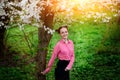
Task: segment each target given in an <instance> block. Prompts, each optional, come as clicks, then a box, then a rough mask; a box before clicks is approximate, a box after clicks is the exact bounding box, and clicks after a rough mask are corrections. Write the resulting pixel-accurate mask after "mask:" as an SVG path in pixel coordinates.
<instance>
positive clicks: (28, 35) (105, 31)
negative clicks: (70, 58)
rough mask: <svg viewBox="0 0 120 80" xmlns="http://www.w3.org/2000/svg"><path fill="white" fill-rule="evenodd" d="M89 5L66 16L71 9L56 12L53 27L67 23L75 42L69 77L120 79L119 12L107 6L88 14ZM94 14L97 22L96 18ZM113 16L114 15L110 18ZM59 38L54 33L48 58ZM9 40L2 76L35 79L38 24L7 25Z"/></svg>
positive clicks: (77, 79)
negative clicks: (19, 26) (72, 63)
mask: <svg viewBox="0 0 120 80" xmlns="http://www.w3.org/2000/svg"><path fill="white" fill-rule="evenodd" d="M96 6H97V5H96ZM96 6H95V8H97V7H96ZM108 6H109V7H110V5H108ZM89 7H90V6H88V9H84V10H83V11H82V13H81V12H74V11H73V12H74V15H71V16H67V17H66V15H65V14H66V13H69V12H66V13H65V14H62V15H61V13H57V15H55V19H54V20H55V21H54V22H57V23H54V29H56V28H58V27H59V26H60V25H65V24H67V25H68V26H69V39H71V40H73V42H74V45H75V63H74V65H73V68H72V70H71V73H70V75H71V76H70V78H71V80H119V79H120V37H119V36H120V25H119V24H118V23H119V22H118V23H117V21H116V20H117V19H116V18H117V17H118V16H114V14H115V12H114V11H113V12H112V11H109V10H106V9H105V8H102V10H98V9H95V11H96V13H95V14H91V15H88V14H87V13H86V11H88V10H89V9H90V8H89ZM113 7H114V6H113ZM115 8H116V7H115ZM74 9H76V7H74ZM99 12H106V15H105V16H101V15H100V14H99ZM85 13H86V14H85ZM95 15H96V16H97V19H96V20H97V22H96V21H94V20H95V19H94V17H93V16H95ZM91 16H92V17H91ZM98 17H99V18H98ZM110 17H111V18H112V19H109V18H110ZM103 18H104V19H105V20H104V19H103ZM106 20H109V21H106ZM101 21H103V22H101ZM104 21H106V22H104ZM59 39H60V36H59V35H58V34H57V33H54V34H53V37H52V39H51V41H50V44H49V47H48V55H47V62H48V61H49V59H50V57H51V54H52V50H53V47H54V45H55V44H56V43H57V41H58V40H59ZM6 42H7V45H8V50H9V51H8V54H6V55H5V56H4V57H3V58H0V80H36V78H35V76H36V74H35V72H36V69H35V65H36V63H35V60H34V57H35V55H36V52H37V49H38V48H37V45H38V30H37V27H34V26H30V25H25V26H24V29H22V30H20V29H19V28H18V27H17V26H15V27H11V28H8V29H7V35H6ZM56 62H57V60H56V61H55V63H56ZM55 66H56V65H55V64H54V65H53V67H52V70H51V72H49V73H48V74H47V80H53V79H54V68H55Z"/></svg>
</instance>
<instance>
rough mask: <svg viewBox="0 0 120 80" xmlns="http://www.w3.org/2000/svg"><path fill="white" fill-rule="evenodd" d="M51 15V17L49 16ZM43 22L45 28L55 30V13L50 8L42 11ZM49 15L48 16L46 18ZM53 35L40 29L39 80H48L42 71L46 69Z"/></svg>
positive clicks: (37, 61) (37, 58) (37, 55)
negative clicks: (48, 49) (48, 48)
mask: <svg viewBox="0 0 120 80" xmlns="http://www.w3.org/2000/svg"><path fill="white" fill-rule="evenodd" d="M48 13H51V15H47V14H48ZM40 15H41V20H42V21H43V22H44V24H43V26H46V27H49V28H51V29H52V28H53V17H54V13H53V12H50V7H49V6H45V10H43V11H42V13H41V14H40ZM46 15H47V16H46ZM51 37H52V36H51V34H48V33H47V31H45V30H44V28H39V29H38V41H39V42H38V52H37V54H36V63H37V65H36V67H37V79H38V80H46V76H44V75H42V74H41V71H43V70H45V68H46V56H47V47H48V45H49V42H50V39H51Z"/></svg>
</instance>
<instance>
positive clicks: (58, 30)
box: [55, 26, 68, 33]
mask: <svg viewBox="0 0 120 80" xmlns="http://www.w3.org/2000/svg"><path fill="white" fill-rule="evenodd" d="M62 28H66V29H67V30H68V26H61V27H59V28H58V29H57V30H55V31H56V32H58V33H60V30H61V29H62Z"/></svg>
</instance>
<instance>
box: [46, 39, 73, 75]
mask: <svg viewBox="0 0 120 80" xmlns="http://www.w3.org/2000/svg"><path fill="white" fill-rule="evenodd" d="M56 57H57V58H58V59H59V60H70V62H69V64H68V65H67V67H66V68H67V69H71V68H72V65H73V63H74V44H73V42H72V41H71V40H68V43H65V42H64V40H63V39H61V40H60V41H59V42H58V43H57V44H56V46H55V47H54V50H53V53H52V57H51V59H50V60H49V63H48V68H46V69H45V73H47V72H49V71H50V69H51V67H52V65H53V63H54V60H55V59H56Z"/></svg>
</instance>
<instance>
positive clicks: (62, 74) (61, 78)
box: [55, 60, 70, 80]
mask: <svg viewBox="0 0 120 80" xmlns="http://www.w3.org/2000/svg"><path fill="white" fill-rule="evenodd" d="M68 64H69V61H66V60H59V61H58V63H57V67H56V68H55V80H70V78H69V71H65V68H66V66H67V65H68Z"/></svg>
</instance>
